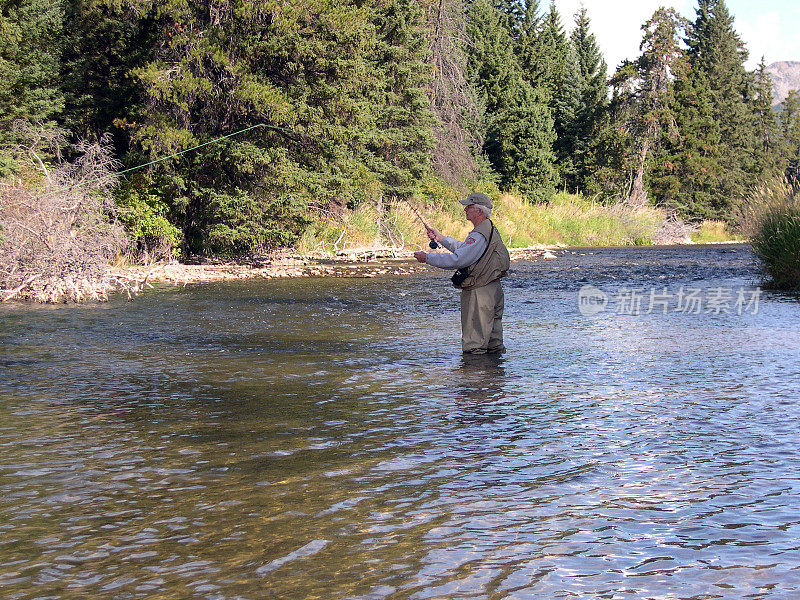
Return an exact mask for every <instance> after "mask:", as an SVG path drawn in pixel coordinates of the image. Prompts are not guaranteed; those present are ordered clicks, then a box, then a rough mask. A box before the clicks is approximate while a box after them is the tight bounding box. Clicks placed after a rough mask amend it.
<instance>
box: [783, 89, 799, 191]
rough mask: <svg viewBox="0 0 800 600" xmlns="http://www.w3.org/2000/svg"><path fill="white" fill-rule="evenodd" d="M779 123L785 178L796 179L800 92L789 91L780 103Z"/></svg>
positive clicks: (797, 171)
mask: <svg viewBox="0 0 800 600" xmlns="http://www.w3.org/2000/svg"><path fill="white" fill-rule="evenodd" d="M779 121H780V131H781V134H782V139H783V143H784V146H783V153H784V160H785V161H786V176H787V177H789V178H790V179H797V178H798V177H799V176H800V92H798V91H797V90H790V91H789V94H788V95H787V96H786V98H785V99H784V101H783V102H782V103H781V111H780V117H779Z"/></svg>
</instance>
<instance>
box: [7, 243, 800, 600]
mask: <svg viewBox="0 0 800 600" xmlns="http://www.w3.org/2000/svg"><path fill="white" fill-rule="evenodd" d="M558 254H559V258H558V260H549V261H546V260H518V261H515V263H514V264H513V266H512V270H511V272H510V273H509V277H508V278H507V279H506V282H505V290H506V315H505V318H504V322H505V330H506V345H507V347H508V352H507V353H506V354H504V355H503V356H501V357H485V356H484V357H466V358H465V357H462V356H461V354H460V346H459V324H458V315H459V309H458V292H457V291H456V290H453V288H452V287H451V286H450V282H449V280H448V278H447V276H446V274H444V273H442V272H438V271H429V270H427V269H425V268H424V267H422V266H421V265H420V267H422V269H421V270H419V271H416V272H414V273H410V274H404V275H400V276H398V275H394V274H388V273H387V274H380V275H376V276H375V277H361V278H356V277H351V278H334V277H327V278H313V277H298V278H275V279H252V278H251V279H247V280H235V281H216V282H210V283H207V284H203V285H188V286H186V287H183V286H174V285H163V284H162V285H156V286H155V289H153V290H151V291H149V292H148V293H146V294H142V295H140V296H139V297H138V298H137V299H136V301H135V302H127V301H126V299H125V298H124V297H118V296H117V297H112V298H110V300H109V302H107V303H102V304H86V305H79V306H75V305H70V306H64V305H59V306H43V305H19V304H18V305H14V306H7V305H3V306H0V370H2V376H1V377H0V515H2V519H0V593H1V594H2V596H3V597H7V598H14V599H25V600H27V599H31V600H32V599H33V598H44V597H54V598H59V599H62V600H71V599H76V600H77V599H79V598H80V599H83V598H87V597H92V598H154V597H176V598H178V597H181V598H183V597H193V598H206V599H208V600H219V599H231V600H234V599H241V598H253V599H255V598H263V597H276V598H287V599H293V598H297V599H298V600H300V599H303V600H305V599H307V598H313V597H317V598H363V599H376V598H391V599H411V598H456V597H457V598H476V599H477V598H479V599H484V598H485V599H491V600H498V599H502V598H509V599H511V598H513V599H519V598H537V599H538V598H553V599H565V600H566V599H575V598H580V599H585V600H596V599H598V598H614V599H619V598H630V599H631V600H634V599H635V600H639V599H642V598H685V599H692V600H701V599H707V598H765V599H766V598H769V599H770V600H772V599H784V598H785V599H791V598H795V597H797V595H798V593H800V563H799V562H798V559H797V556H798V553H799V552H800V548H799V547H798V546H800V544H799V543H798V540H800V519H798V516H797V515H798V514H800V440H798V436H797V435H796V431H795V430H796V423H797V422H798V419H799V418H800V406H799V405H798V399H797V389H798V388H800V373H798V370H797V368H796V365H798V364H800V303H799V302H798V298H797V297H796V296H792V295H788V294H781V293H777V292H773V291H770V290H762V289H761V288H760V287H759V286H760V283H759V282H760V280H759V272H758V269H757V266H756V264H755V262H754V259H753V256H752V254H751V253H750V251H749V249H748V248H747V247H744V246H713V247H682V248H652V247H651V248H583V249H575V248H573V249H565V250H562V251H559V253H558ZM585 299H591V301H590V302H584V300H585ZM740 299H741V302H740Z"/></svg>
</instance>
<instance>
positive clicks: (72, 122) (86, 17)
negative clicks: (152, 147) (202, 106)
mask: <svg viewBox="0 0 800 600" xmlns="http://www.w3.org/2000/svg"><path fill="white" fill-rule="evenodd" d="M64 6H65V12H64V50H63V53H62V59H61V81H62V84H63V88H64V96H65V108H64V114H63V125H64V126H65V127H67V128H68V129H69V130H70V131H72V132H73V133H74V134H76V135H77V136H79V137H94V136H100V135H102V134H103V133H106V132H110V133H113V134H114V137H115V142H116V149H117V151H118V152H120V153H123V152H125V151H126V150H127V148H128V142H129V139H128V137H129V136H128V133H129V130H130V128H131V127H135V121H136V117H137V114H139V113H141V112H142V111H143V106H142V104H143V100H144V98H143V90H142V89H141V87H140V86H139V84H138V82H137V81H136V80H135V79H134V78H133V77H131V71H132V70H134V69H136V68H139V67H141V66H142V65H144V64H146V63H147V62H148V61H149V60H151V59H152V56H153V54H154V53H155V50H156V44H157V43H158V30H157V24H156V21H155V19H154V18H152V13H151V12H146V13H144V14H142V15H136V14H134V13H132V12H131V11H130V10H126V9H124V8H123V7H122V6H121V5H120V3H119V2H117V1H113V0H112V1H109V0H105V1H99V2H86V1H85V0H65V2H64Z"/></svg>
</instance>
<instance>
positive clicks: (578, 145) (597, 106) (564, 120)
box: [556, 7, 608, 190]
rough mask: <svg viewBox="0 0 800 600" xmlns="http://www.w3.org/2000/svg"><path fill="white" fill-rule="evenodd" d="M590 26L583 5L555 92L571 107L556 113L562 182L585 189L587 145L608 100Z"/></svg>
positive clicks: (602, 65) (603, 69) (559, 101)
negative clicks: (558, 86) (558, 85)
mask: <svg viewBox="0 0 800 600" xmlns="http://www.w3.org/2000/svg"><path fill="white" fill-rule="evenodd" d="M589 26H590V20H589V16H588V13H587V10H586V8H583V7H582V8H581V9H580V10H579V11H578V12H577V13H576V15H575V29H573V31H572V34H571V36H570V44H569V45H570V48H571V51H572V53H574V58H573V57H570V56H568V58H567V60H566V61H565V69H564V74H563V78H562V85H561V88H560V90H559V91H558V92H557V106H559V107H570V108H569V109H568V110H566V111H565V112H563V113H557V119H556V132H557V134H558V140H557V144H556V154H557V156H558V162H559V164H560V165H562V174H563V177H564V180H565V181H564V183H565V185H566V186H567V187H568V188H569V189H572V190H577V189H586V180H587V178H588V177H589V174H590V172H591V171H592V167H593V166H592V165H591V162H592V161H591V156H590V147H591V145H592V143H593V139H594V138H595V136H596V135H597V131H598V128H599V125H600V119H601V117H602V114H603V111H604V110H605V108H606V105H607V103H608V100H607V95H608V87H607V85H606V63H605V60H603V57H602V53H601V52H600V49H599V47H598V46H597V42H596V40H595V37H594V34H593V33H591V31H590V30H589ZM570 61H574V62H573V64H570ZM576 67H577V73H575V71H574V70H575V69H576ZM576 75H577V77H576ZM576 101H577V106H575V102H576Z"/></svg>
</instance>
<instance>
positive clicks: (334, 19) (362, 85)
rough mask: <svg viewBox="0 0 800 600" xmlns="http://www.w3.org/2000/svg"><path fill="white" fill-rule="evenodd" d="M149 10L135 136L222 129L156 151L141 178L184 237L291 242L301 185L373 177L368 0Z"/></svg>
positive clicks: (356, 192) (316, 191) (181, 137)
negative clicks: (150, 32) (143, 102)
mask: <svg viewBox="0 0 800 600" xmlns="http://www.w3.org/2000/svg"><path fill="white" fill-rule="evenodd" d="M137 1H139V0H137ZM150 7H151V5H150V3H143V7H140V8H150ZM155 18H156V19H157V21H158V24H159V26H160V28H161V37H160V39H159V48H158V53H157V55H156V57H155V58H154V60H152V61H151V62H150V63H148V64H147V65H146V66H145V67H143V68H140V69H138V70H135V71H134V74H135V75H136V77H137V78H138V80H139V81H140V82H141V84H142V85H143V86H144V89H145V92H146V95H147V99H148V107H147V111H146V112H145V113H143V114H142V123H143V124H142V125H141V126H138V127H137V129H136V130H135V141H136V142H138V144H140V146H141V148H142V149H143V150H144V151H145V152H147V153H149V154H150V156H152V157H153V158H160V157H161V156H165V155H169V154H171V153H174V152H177V151H182V150H186V149H188V148H190V147H193V146H196V145H198V144H200V143H204V142H209V141H212V140H217V139H218V138H219V137H220V136H224V135H233V137H229V138H225V139H222V140H219V141H216V142H215V143H213V144H211V145H208V146H204V147H203V148H200V149H198V150H195V151H192V152H191V153H188V154H183V155H181V156H180V157H178V158H176V159H175V160H174V161H170V162H168V163H159V165H158V166H157V167H156V168H155V169H154V170H153V172H151V174H150V175H149V177H148V181H149V188H148V190H142V191H141V193H145V194H150V193H154V194H155V195H157V196H158V197H161V198H165V199H166V201H167V203H168V205H169V210H170V212H171V215H172V219H173V222H175V223H177V224H178V225H179V226H180V228H181V229H182V231H183V234H184V238H185V249H186V251H188V252H189V253H206V252H224V253H231V252H236V253H238V252H251V251H255V250H259V249H261V248H265V247H269V246H271V245H275V244H286V243H289V242H291V241H292V239H294V236H296V235H297V234H298V233H299V231H300V230H301V228H302V226H303V223H304V219H305V207H306V203H307V202H308V200H309V199H311V200H313V202H314V203H315V204H316V206H318V207H319V208H323V209H325V208H329V207H331V206H344V205H351V206H352V205H353V204H354V203H357V202H358V201H360V200H361V199H364V198H365V197H370V195H371V194H372V193H374V190H375V189H376V188H378V187H379V186H380V181H379V177H378V176H377V175H376V174H375V173H372V172H370V171H369V170H368V169H367V168H365V166H364V164H363V158H364V139H365V137H366V132H367V131H368V127H369V124H370V123H372V122H374V114H375V112H374V110H373V108H374V105H373V104H372V103H371V102H370V101H369V100H368V94H367V90H368V89H375V83H374V81H373V79H372V78H373V76H374V74H373V73H372V72H371V70H370V69H369V68H368V67H367V64H366V62H365V58H364V57H366V56H370V55H372V54H373V52H374V49H375V39H374V35H373V34H374V27H373V25H372V23H371V22H370V18H371V13H370V12H369V11H368V9H367V8H366V7H359V6H356V5H352V4H349V3H346V2H345V3H342V2H340V1H336V0H297V1H295V2H292V3H291V4H284V3H274V2H268V3H263V2H255V1H249V0H248V1H246V2H233V1H232V0H226V1H224V2H214V3H211V4H207V3H204V2H189V3H183V2H165V3H159V4H158V5H157V6H156V9H155ZM254 126H258V128H256V129H249V130H247V131H245V130H246V129H247V128H248V127H254ZM150 190H152V192H151V191H150Z"/></svg>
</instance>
